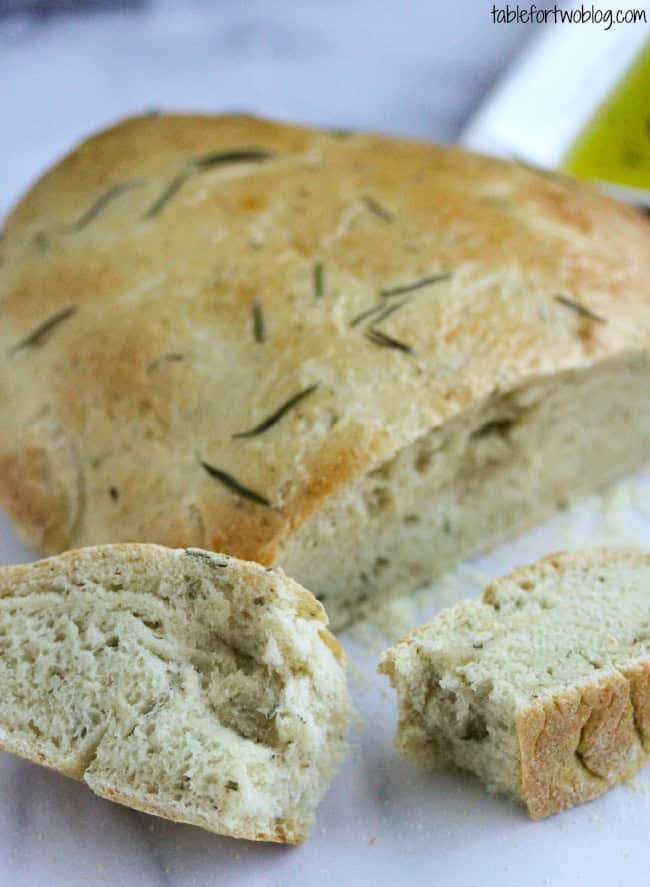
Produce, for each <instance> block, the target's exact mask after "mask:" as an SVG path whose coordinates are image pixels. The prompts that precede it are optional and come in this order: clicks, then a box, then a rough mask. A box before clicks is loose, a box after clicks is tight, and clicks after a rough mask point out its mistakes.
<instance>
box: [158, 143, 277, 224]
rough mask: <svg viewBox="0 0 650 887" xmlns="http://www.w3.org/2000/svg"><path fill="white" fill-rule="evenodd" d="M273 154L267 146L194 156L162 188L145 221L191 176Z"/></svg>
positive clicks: (267, 157) (261, 159)
mask: <svg viewBox="0 0 650 887" xmlns="http://www.w3.org/2000/svg"><path fill="white" fill-rule="evenodd" d="M272 156H273V155H272V154H271V152H270V151H268V150H267V149H266V148H231V149H228V150H227V151H211V152H210V153H209V154H202V155H200V156H199V157H192V158H190V160H189V161H188V162H187V165H186V167H185V169H184V170H182V171H181V172H180V173H179V174H178V175H177V176H176V177H175V178H173V179H172V180H171V181H170V182H169V183H168V184H167V186H166V187H165V188H164V189H163V190H162V192H161V194H160V195H159V196H158V197H157V198H156V200H154V202H153V203H152V204H151V206H150V207H149V209H148V210H147V211H146V212H145V213H144V215H143V216H142V219H143V221H146V220H148V219H152V218H153V217H154V216H157V215H158V213H159V212H160V211H161V210H162V209H164V208H165V206H166V205H167V204H168V203H169V201H170V200H172V198H174V197H175V196H176V194H178V192H179V191H180V189H181V188H182V187H183V185H184V184H185V182H186V181H187V180H188V179H189V177H190V176H191V175H193V174H195V173H200V172H203V171H204V170H206V169H212V168H213V167H215V166H224V165H226V164H228V163H254V162H261V161H263V160H269V159H270V158H271V157H272Z"/></svg>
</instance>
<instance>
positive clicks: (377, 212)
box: [361, 195, 395, 224]
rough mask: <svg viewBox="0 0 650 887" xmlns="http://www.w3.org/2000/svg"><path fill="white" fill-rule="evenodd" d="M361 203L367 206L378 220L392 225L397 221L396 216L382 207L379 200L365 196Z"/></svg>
mask: <svg viewBox="0 0 650 887" xmlns="http://www.w3.org/2000/svg"><path fill="white" fill-rule="evenodd" d="M361 201H362V202H363V204H364V205H365V206H366V208H367V209H368V210H369V211H370V212H371V213H372V214H373V215H374V216H377V218H378V219H381V220H382V222H386V223H387V224H390V223H391V222H394V221H395V216H394V215H393V214H392V212H389V210H387V209H386V207H384V206H382V205H381V203H379V201H378V200H375V198H374V197H370V196H369V195H364V196H363V197H362V198H361Z"/></svg>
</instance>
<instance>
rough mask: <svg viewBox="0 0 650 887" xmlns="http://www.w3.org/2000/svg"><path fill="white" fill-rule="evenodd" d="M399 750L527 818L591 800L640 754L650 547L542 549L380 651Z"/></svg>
mask: <svg viewBox="0 0 650 887" xmlns="http://www.w3.org/2000/svg"><path fill="white" fill-rule="evenodd" d="M379 669H380V671H382V672H384V673H385V674H387V675H389V676H390V679H391V682H392V684H393V686H394V687H395V689H396V690H397V695H398V699H399V728H398V733H397V738H396V745H397V748H398V750H399V751H400V752H402V753H403V754H405V755H407V756H408V757H410V758H413V759H414V760H415V761H416V762H417V763H419V764H421V765H423V766H426V767H437V766H442V765H448V764H453V765H456V766H458V767H461V768H462V769H465V770H470V771H472V772H474V773H476V774H477V775H478V776H479V777H480V778H481V779H482V780H483V781H484V782H485V783H486V784H487V785H488V787H489V788H491V789H493V790H497V791H500V792H506V793H508V794H510V795H512V796H514V797H516V798H518V799H520V800H521V801H523V803H525V804H526V805H527V807H528V812H529V813H530V815H531V816H532V817H533V818H534V819H539V818H542V817H544V816H548V815H549V814H551V813H556V812H558V811H560V810H563V809H565V808H567V807H571V806H573V805H574V804H579V803H581V802H583V801H588V800H590V799H591V798H595V797H596V796H597V795H600V794H602V792H604V791H606V790H607V789H608V788H610V787H611V786H612V785H614V784H615V783H617V782H619V781H621V780H622V779H625V778H626V777H628V776H630V775H632V774H633V773H634V772H635V771H636V770H637V769H638V768H639V767H640V766H641V765H642V764H643V763H644V762H645V761H646V759H647V757H648V752H649V751H650V555H646V554H641V553H638V552H634V551H630V550H607V549H605V550H593V551H587V552H582V553H578V554H569V553H561V554H557V555H552V556H550V557H548V558H545V559H544V560H542V561H540V562H539V563H536V564H533V565H532V566H529V567H526V568H523V569H518V570H515V571H514V572H513V573H512V574H511V575H509V576H506V577H505V578H503V579H499V580H497V581H496V582H494V583H493V584H492V585H490V586H489V587H488V588H487V589H486V590H485V592H484V593H483V596H482V597H481V598H480V599H479V600H471V601H464V602H463V603H460V604H458V605H457V606H455V607H452V608H450V609H448V610H444V611H442V612H441V613H440V614H439V615H438V616H436V618H435V619H433V621H432V622H430V623H429V624H428V625H425V626H423V627H422V628H419V629H417V630H416V631H415V632H413V633H412V634H410V635H409V636H408V637H406V638H405V639H404V640H403V641H400V642H399V643H398V644H397V645H396V646H394V647H392V648H391V649H390V650H388V651H387V652H386V653H384V655H383V657H382V660H381V663H380V666H379Z"/></svg>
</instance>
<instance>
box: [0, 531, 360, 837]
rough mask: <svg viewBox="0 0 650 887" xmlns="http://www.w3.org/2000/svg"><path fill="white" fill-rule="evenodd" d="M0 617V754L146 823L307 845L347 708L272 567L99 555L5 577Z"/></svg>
mask: <svg viewBox="0 0 650 887" xmlns="http://www.w3.org/2000/svg"><path fill="white" fill-rule="evenodd" d="M116 595H117V596H116ZM0 610H2V616H3V618H2V622H1V623H0V625H1V630H0V672H1V673H2V680H3V686H4V688H5V691H4V698H3V700H2V702H1V703H0V747H2V748H3V749H5V750H6V751H9V752H12V753H14V754H17V755H19V756H21V757H24V758H27V759H29V760H31V761H34V762H36V763H39V764H42V765H44V766H47V767H50V768H52V769H54V770H57V771H59V772H62V773H63V774H65V775H67V776H71V777H73V778H76V779H78V780H83V781H85V782H86V783H87V784H88V785H89V787H90V788H91V789H92V790H93V791H94V792H95V793H96V794H98V795H99V796H101V797H105V798H108V799H109V800H113V801H117V802H119V803H122V804H125V805H127V806H129V807H133V808H134V809H138V810H142V811H144V812H147V813H154V814H156V815H160V816H163V817H165V818H168V819H172V820H175V821H178V822H185V823H189V824H193V825H198V826H201V827H202V828H205V829H208V830H210V831H215V832H217V833H218V834H224V835H230V836H233V837H240V838H248V839H250V840H262V841H277V842H283V843H300V842H301V841H303V840H304V839H305V837H306V836H307V833H308V829H309V825H310V822H311V820H312V818H313V812H314V809H315V807H316V805H317V803H318V801H319V800H320V799H321V797H322V795H323V794H324V792H325V790H326V788H327V786H328V784H329V782H330V779H331V777H332V775H333V772H334V770H335V769H336V767H337V765H338V763H339V762H340V759H341V757H342V754H343V751H344V748H345V740H344V733H345V729H346V725H347V722H348V719H349V716H350V713H351V711H352V707H351V703H350V699H349V696H348V692H347V685H346V679H345V668H344V665H345V656H344V653H343V651H342V648H341V647H340V645H339V644H338V642H337V641H336V639H335V638H334V637H333V636H332V635H331V634H329V632H328V631H327V628H326V624H327V620H326V614H325V613H324V611H323V608H322V607H321V605H320V604H319V603H318V602H317V601H316V600H315V599H314V598H313V596H312V595H311V594H309V592H307V591H305V590H304V589H303V588H301V587H300V586H299V585H298V584H297V583H295V582H293V581H292V580H291V579H289V578H288V577H286V576H285V575H284V574H283V573H282V571H281V570H268V569H264V568H263V567H261V566H259V565H257V564H253V563H246V562H243V561H238V560H236V559H235V558H230V557H227V556H224V555H216V554H214V553H211V552H205V551H200V550H197V549H187V550H170V549H165V548H162V547H161V546H157V545H147V544H119V545H108V546H98V547H95V548H90V549H82V550H77V551H72V552H68V553H65V554H63V555H59V556H56V557H52V558H49V559H46V560H43V561H39V562H37V563H35V564H28V565H24V566H19V567H6V568H2V569H0ZM246 614H248V616H246ZM56 639H58V640H56ZM84 694H85V695H84ZM269 705H270V706H271V708H269ZM265 712H267V713H266V714H265Z"/></svg>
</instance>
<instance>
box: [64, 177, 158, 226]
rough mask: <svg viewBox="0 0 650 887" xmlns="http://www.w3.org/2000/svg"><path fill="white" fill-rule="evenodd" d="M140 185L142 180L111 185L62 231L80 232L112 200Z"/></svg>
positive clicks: (142, 182) (142, 183)
mask: <svg viewBox="0 0 650 887" xmlns="http://www.w3.org/2000/svg"><path fill="white" fill-rule="evenodd" d="M142 185H144V180H143V179H130V180H129V181H127V182H120V183H119V184H118V185H113V187H112V188H109V189H108V190H107V191H104V192H103V193H102V194H100V195H99V197H98V198H97V199H96V200H95V201H94V203H92V204H91V205H90V206H89V207H88V209H87V210H86V211H85V212H84V213H82V215H80V216H79V218H78V219H77V221H76V222H71V223H70V224H69V225H64V226H63V230H64V231H67V232H69V233H72V232H76V231H81V229H82V228H85V227H86V225H89V224H90V223H91V222H92V221H94V220H95V219H96V218H97V216H98V215H99V214H100V213H101V212H103V210H105V209H106V207H107V206H108V205H109V204H110V203H112V202H113V200H115V199H116V198H117V197H120V196H121V195H122V194H126V192H127V191H132V190H133V189H134V188H141V187H142Z"/></svg>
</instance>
